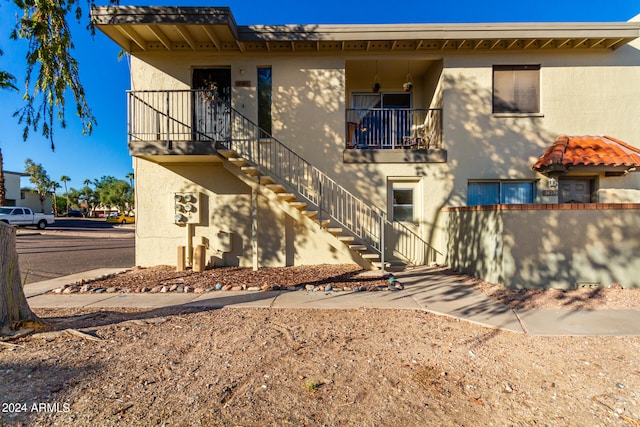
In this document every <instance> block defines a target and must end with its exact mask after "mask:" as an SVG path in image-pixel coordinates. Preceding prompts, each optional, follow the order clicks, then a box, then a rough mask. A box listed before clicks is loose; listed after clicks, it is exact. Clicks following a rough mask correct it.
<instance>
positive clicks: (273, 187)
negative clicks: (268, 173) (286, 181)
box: [265, 184, 295, 197]
mask: <svg viewBox="0 0 640 427" xmlns="http://www.w3.org/2000/svg"><path fill="white" fill-rule="evenodd" d="M265 187H267V188H268V189H269V190H271V191H273V192H274V193H278V194H280V193H284V192H285V188H284V186H283V185H280V184H268V185H265ZM294 197H295V196H294Z"/></svg>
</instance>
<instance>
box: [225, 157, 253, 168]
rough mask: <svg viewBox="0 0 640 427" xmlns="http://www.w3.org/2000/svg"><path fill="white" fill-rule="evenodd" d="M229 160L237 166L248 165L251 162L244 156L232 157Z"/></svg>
mask: <svg viewBox="0 0 640 427" xmlns="http://www.w3.org/2000/svg"><path fill="white" fill-rule="evenodd" d="M227 160H229V163H231V164H232V165H234V166H236V167H242V166H246V165H248V164H249V162H247V161H246V160H245V159H243V158H242V157H231V158H230V159H227Z"/></svg>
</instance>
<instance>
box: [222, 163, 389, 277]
mask: <svg viewBox="0 0 640 427" xmlns="http://www.w3.org/2000/svg"><path fill="white" fill-rule="evenodd" d="M220 157H221V158H222V164H223V166H224V168H225V169H226V170H227V171H229V172H230V173H232V174H233V175H234V176H235V177H236V178H238V179H239V180H240V181H242V182H243V183H245V184H246V185H247V186H249V187H250V188H252V189H253V188H256V189H257V190H258V192H259V193H260V194H261V195H263V196H264V197H265V198H267V200H269V201H270V202H271V203H273V204H274V205H275V206H277V207H278V208H279V209H281V210H282V211H283V212H285V213H286V214H287V215H289V216H290V217H292V218H293V219H294V220H295V221H297V222H298V223H299V224H302V225H303V226H304V227H305V228H306V229H307V230H309V231H310V232H312V233H314V235H315V236H317V237H318V238H319V239H321V241H323V242H324V243H326V244H328V245H330V246H331V247H333V248H334V249H336V250H338V251H339V252H342V253H344V254H345V255H347V254H348V255H349V256H350V258H351V259H352V261H353V262H355V263H356V264H358V265H359V266H360V267H362V268H363V269H366V270H376V269H378V268H377V267H376V266H375V265H374V263H373V262H371V261H369V260H368V259H366V258H363V257H362V256H360V253H359V252H358V251H354V250H351V249H350V248H349V247H348V245H346V244H345V243H344V242H342V241H340V240H339V239H338V237H337V236H334V235H333V234H331V233H329V232H328V231H327V230H326V229H324V228H322V227H320V226H319V225H318V224H316V223H315V222H314V221H313V220H312V219H310V218H309V217H307V216H305V215H304V214H303V213H302V212H301V211H300V210H299V209H296V208H294V207H292V206H291V205H290V204H289V202H287V201H284V200H282V199H280V198H279V197H278V194H277V193H275V192H274V191H271V190H270V189H268V188H266V187H265V186H264V185H261V184H259V183H258V182H257V181H256V180H254V179H252V177H251V176H249V175H247V174H245V173H244V172H243V171H242V170H240V168H238V167H237V166H235V165H233V164H232V163H231V162H230V161H229V160H228V159H227V158H225V157H224V156H220ZM238 157H240V155H238Z"/></svg>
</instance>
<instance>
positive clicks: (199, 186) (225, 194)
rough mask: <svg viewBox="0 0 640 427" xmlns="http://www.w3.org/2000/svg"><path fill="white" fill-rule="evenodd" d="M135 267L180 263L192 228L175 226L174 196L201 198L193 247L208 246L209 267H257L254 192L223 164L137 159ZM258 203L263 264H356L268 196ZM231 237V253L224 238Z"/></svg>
mask: <svg viewBox="0 0 640 427" xmlns="http://www.w3.org/2000/svg"><path fill="white" fill-rule="evenodd" d="M134 168H135V173H136V212H137V213H138V214H137V217H136V265H141V266H150V265H160V264H168V265H176V263H177V247H178V246H186V245H187V233H188V227H187V226H180V225H176V224H175V223H174V219H173V218H174V213H175V211H174V206H175V202H174V194H175V193H185V192H189V193H197V194H199V195H200V215H201V222H200V224H198V225H193V226H192V229H191V230H190V231H189V232H190V233H191V237H192V241H193V245H194V246H195V245H198V244H203V245H204V246H205V248H206V257H205V258H206V261H207V264H209V265H238V266H251V265H252V255H253V252H252V246H251V189H250V188H249V187H248V186H247V185H245V184H244V183H242V182H241V181H239V180H238V179H237V178H236V177H235V176H234V175H232V174H231V173H230V172H228V171H227V170H226V169H225V168H224V167H223V166H222V164H221V163H220V162H215V163H212V162H199V163H165V164H163V165H160V164H157V163H154V162H151V161H148V160H144V159H140V158H136V159H135V160H134ZM258 200H259V202H258V206H259V208H258V247H259V252H258V253H259V263H260V265H261V266H285V265H302V264H316V263H318V264H322V263H327V264H335V263H349V262H351V260H350V258H349V255H348V253H347V251H344V250H343V251H340V250H336V249H335V248H334V247H331V246H330V245H328V244H326V243H324V242H323V241H322V240H321V239H317V238H316V237H315V236H314V234H313V232H311V231H310V230H308V229H306V228H304V227H301V226H299V225H297V224H296V223H294V222H293V221H292V219H291V218H290V217H288V216H287V215H286V214H284V213H283V212H282V211H281V210H279V209H277V208H275V207H273V206H271V205H270V202H269V201H268V200H267V199H266V198H264V197H263V196H259V199H258ZM219 233H231V235H232V238H231V239H232V240H231V241H232V245H231V251H230V252H223V251H222V250H224V244H223V242H224V240H223V239H222V238H223V235H222V234H219Z"/></svg>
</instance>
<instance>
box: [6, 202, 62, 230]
mask: <svg viewBox="0 0 640 427" xmlns="http://www.w3.org/2000/svg"><path fill="white" fill-rule="evenodd" d="M0 222H4V223H6V224H9V225H15V226H25V225H35V226H37V227H38V228H39V229H40V230H44V229H45V227H46V226H47V225H51V224H53V223H54V222H55V219H54V217H53V215H50V214H49V215H47V214H43V213H34V212H33V211H32V210H31V209H29V208H21V207H18V206H2V207H0Z"/></svg>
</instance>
